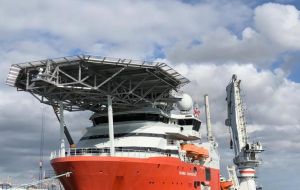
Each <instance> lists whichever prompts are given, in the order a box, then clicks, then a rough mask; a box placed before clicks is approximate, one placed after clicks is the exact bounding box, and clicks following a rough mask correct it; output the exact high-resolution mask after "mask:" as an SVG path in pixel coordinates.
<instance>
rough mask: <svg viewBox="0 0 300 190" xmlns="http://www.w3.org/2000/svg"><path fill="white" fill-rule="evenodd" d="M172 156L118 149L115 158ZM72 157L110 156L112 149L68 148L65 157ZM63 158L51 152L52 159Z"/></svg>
mask: <svg viewBox="0 0 300 190" xmlns="http://www.w3.org/2000/svg"><path fill="white" fill-rule="evenodd" d="M161 155H164V156H171V154H170V153H165V152H157V151H151V150H147V151H145V150H138V149H130V148H126V147H125V148H119V147H116V150H115V156H120V157H138V158H144V157H153V156H161ZM70 156H110V148H96V147H91V148H68V149H66V152H65V157H70ZM59 157H63V156H61V151H60V150H58V151H53V152H51V156H50V159H54V158H59Z"/></svg>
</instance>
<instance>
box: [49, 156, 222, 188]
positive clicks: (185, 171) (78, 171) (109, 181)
mask: <svg viewBox="0 0 300 190" xmlns="http://www.w3.org/2000/svg"><path fill="white" fill-rule="evenodd" d="M51 164H52V166H53V168H54V170H55V172H56V174H57V175H59V174H63V173H66V172H72V173H71V174H70V176H69V177H61V178H60V181H61V182H62V184H63V186H64V188H65V189H66V190H192V189H193V190H194V189H201V187H200V186H201V184H202V185H209V186H210V187H211V190H220V179H219V170H218V169H208V168H205V167H203V166H199V165H194V164H191V163H185V162H182V161H181V160H179V159H178V158H172V157H152V158H128V157H126V158H124V157H109V156H71V157H63V158H56V159H53V160H52V161H51ZM207 172H209V174H207Z"/></svg>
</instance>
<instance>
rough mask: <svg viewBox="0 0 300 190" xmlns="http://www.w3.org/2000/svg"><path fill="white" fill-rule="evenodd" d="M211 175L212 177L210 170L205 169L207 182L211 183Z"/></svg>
mask: <svg viewBox="0 0 300 190" xmlns="http://www.w3.org/2000/svg"><path fill="white" fill-rule="evenodd" d="M210 179H211V175H210V168H205V180H206V181H210Z"/></svg>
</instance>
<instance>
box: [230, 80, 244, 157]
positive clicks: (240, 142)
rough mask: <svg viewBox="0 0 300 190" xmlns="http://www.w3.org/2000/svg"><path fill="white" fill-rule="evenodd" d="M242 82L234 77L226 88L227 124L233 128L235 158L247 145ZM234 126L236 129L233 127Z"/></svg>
mask: <svg viewBox="0 0 300 190" xmlns="http://www.w3.org/2000/svg"><path fill="white" fill-rule="evenodd" d="M240 82H241V81H240V80H239V81H237V77H236V75H233V77H232V81H231V83H230V84H229V85H228V86H227V87H226V92H227V98H226V100H227V113H228V119H226V121H225V123H226V125H227V126H232V127H231V134H232V141H233V146H234V151H235V156H238V155H239V153H240V152H241V151H242V149H243V148H244V147H245V146H246V145H247V131H246V119H245V115H244V109H243V107H242V105H243V104H242V99H241V95H240ZM233 126H234V127H233Z"/></svg>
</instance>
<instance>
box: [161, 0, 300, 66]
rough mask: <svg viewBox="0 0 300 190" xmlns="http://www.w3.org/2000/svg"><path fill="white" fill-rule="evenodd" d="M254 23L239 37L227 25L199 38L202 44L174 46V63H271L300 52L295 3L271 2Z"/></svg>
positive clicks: (257, 10) (171, 53)
mask: <svg viewBox="0 0 300 190" xmlns="http://www.w3.org/2000/svg"><path fill="white" fill-rule="evenodd" d="M253 22H254V26H246V27H245V28H244V29H243V30H242V32H241V35H240V37H239V34H238V33H233V32H231V30H229V29H228V28H227V27H218V28H216V29H215V30H214V31H210V32H209V33H205V34H203V35H201V37H199V41H200V43H198V44H190V42H187V41H182V42H180V43H177V44H175V45H174V46H172V47H170V48H169V49H168V50H167V52H168V54H167V55H168V57H169V59H170V60H172V61H174V62H193V63H199V62H202V63H206V62H215V63H220V64H223V63H226V62H231V61H237V62H239V63H246V64H247V63H249V62H250V63H255V64H256V65H258V66H263V67H265V66H269V65H271V64H272V63H273V62H274V61H275V60H276V59H278V57H280V56H281V54H282V53H285V52H287V51H291V50H293V51H300V45H299V44H300V36H299V33H300V19H299V11H298V10H297V9H296V7H295V6H292V5H281V4H275V3H267V4H263V5H261V6H258V7H257V8H255V10H254V17H253Z"/></svg>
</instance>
